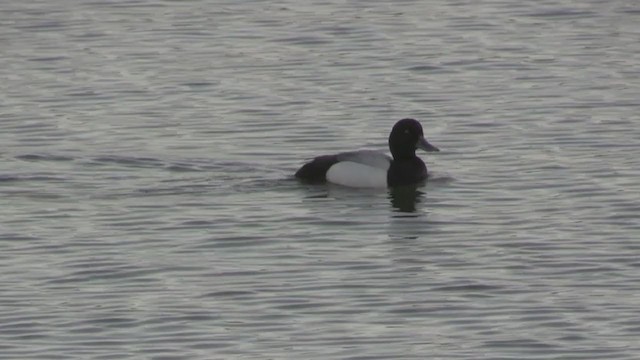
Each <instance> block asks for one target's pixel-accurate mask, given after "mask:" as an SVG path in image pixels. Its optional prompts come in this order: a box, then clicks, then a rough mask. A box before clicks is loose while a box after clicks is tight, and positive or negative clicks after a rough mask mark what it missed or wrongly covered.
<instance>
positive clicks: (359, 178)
mask: <svg viewBox="0 0 640 360" xmlns="http://www.w3.org/2000/svg"><path fill="white" fill-rule="evenodd" d="M417 149H421V150H424V151H427V152H435V151H440V149H438V148H437V147H435V146H434V145H431V144H430V143H429V142H428V141H427V139H426V138H425V137H424V132H423V130H422V125H421V124H420V122H419V121H417V120H415V119H410V118H406V119H402V120H399V121H398V122H396V123H395V125H393V128H392V129H391V132H390V133H389V150H390V151H391V156H392V157H389V156H388V155H386V154H384V153H382V152H379V151H373V150H357V151H349V152H342V153H338V154H332V155H321V156H318V157H315V158H313V159H312V160H311V161H309V162H307V163H305V164H304V165H302V167H300V168H299V169H298V171H296V173H295V177H296V178H297V179H299V180H300V181H302V182H305V183H311V184H323V183H331V184H337V185H342V186H346V187H356V188H379V187H396V186H404V185H413V184H418V183H421V182H423V181H425V180H426V179H427V177H428V172H427V166H426V165H425V163H424V161H422V159H420V158H419V157H418V156H416V150H417Z"/></svg>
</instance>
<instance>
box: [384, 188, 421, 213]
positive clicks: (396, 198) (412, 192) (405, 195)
mask: <svg viewBox="0 0 640 360" xmlns="http://www.w3.org/2000/svg"><path fill="white" fill-rule="evenodd" d="M423 196H424V192H422V191H420V190H419V189H418V185H409V186H397V187H392V188H390V189H389V200H390V201H391V206H392V207H393V208H394V210H395V211H397V212H402V213H415V212H416V205H417V204H419V203H421V202H422V197H423Z"/></svg>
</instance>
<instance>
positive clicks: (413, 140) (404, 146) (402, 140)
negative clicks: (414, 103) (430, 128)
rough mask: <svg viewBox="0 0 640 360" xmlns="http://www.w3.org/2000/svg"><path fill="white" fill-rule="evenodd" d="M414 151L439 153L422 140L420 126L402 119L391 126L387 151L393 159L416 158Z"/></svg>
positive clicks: (409, 120)
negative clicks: (389, 151)
mask: <svg viewBox="0 0 640 360" xmlns="http://www.w3.org/2000/svg"><path fill="white" fill-rule="evenodd" d="M416 149H422V150H424V151H429V152H430V151H440V150H439V149H438V148H437V147H435V146H433V145H431V144H429V142H428V141H427V139H425V138H424V133H423V132H422V125H420V123H419V122H418V121H417V120H414V119H402V120H400V121H398V122H397V123H396V124H395V125H393V129H391V134H389V150H391V155H393V158H394V159H396V160H398V159H411V158H414V157H415V156H416Z"/></svg>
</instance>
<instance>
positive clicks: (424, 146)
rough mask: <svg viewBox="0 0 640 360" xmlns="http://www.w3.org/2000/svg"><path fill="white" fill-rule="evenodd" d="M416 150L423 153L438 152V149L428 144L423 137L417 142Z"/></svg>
mask: <svg viewBox="0 0 640 360" xmlns="http://www.w3.org/2000/svg"><path fill="white" fill-rule="evenodd" d="M418 149H422V150H424V151H428V152H431V151H440V149H438V148H437V147H435V146H433V145H431V144H429V142H428V141H427V139H425V138H424V137H421V138H420V140H418Z"/></svg>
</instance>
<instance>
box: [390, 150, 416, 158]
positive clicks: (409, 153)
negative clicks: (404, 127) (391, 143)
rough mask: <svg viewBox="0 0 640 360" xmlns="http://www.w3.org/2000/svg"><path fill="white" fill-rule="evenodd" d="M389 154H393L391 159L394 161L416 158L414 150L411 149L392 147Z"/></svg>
mask: <svg viewBox="0 0 640 360" xmlns="http://www.w3.org/2000/svg"><path fill="white" fill-rule="evenodd" d="M391 155H392V156H393V160H396V161H403V160H413V159H415V158H416V151H415V150H412V149H397V148H396V149H394V148H393V147H392V148H391Z"/></svg>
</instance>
